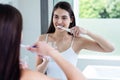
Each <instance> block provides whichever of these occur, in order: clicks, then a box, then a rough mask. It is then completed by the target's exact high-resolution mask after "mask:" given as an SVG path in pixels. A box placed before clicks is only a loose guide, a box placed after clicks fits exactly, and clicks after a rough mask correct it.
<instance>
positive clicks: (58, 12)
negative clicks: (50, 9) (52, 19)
mask: <svg viewBox="0 0 120 80" xmlns="http://www.w3.org/2000/svg"><path fill="white" fill-rule="evenodd" d="M54 15H58V16H69V13H68V12H67V11H66V10H64V9H61V8H58V9H56V10H55V11H54Z"/></svg>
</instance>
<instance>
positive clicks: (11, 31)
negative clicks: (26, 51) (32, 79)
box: [0, 4, 22, 80]
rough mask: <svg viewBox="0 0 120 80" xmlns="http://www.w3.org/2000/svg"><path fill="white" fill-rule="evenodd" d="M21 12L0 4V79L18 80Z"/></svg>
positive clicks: (19, 73)
mask: <svg viewBox="0 0 120 80" xmlns="http://www.w3.org/2000/svg"><path fill="white" fill-rule="evenodd" d="M21 31H22V16H21V13H20V12H19V11H18V10H17V9H16V8H14V7H12V6H11V5H8V4H0V80H20V76H21V71H20V65H19V57H20V40H21Z"/></svg>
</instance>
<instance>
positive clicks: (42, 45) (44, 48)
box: [28, 41, 55, 56]
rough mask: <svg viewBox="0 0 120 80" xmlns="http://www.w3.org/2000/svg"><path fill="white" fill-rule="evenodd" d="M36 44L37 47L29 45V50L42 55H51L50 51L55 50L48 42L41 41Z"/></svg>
mask: <svg viewBox="0 0 120 80" xmlns="http://www.w3.org/2000/svg"><path fill="white" fill-rule="evenodd" d="M34 46H35V47H29V48H28V50H29V51H31V52H36V53H37V55H42V56H49V52H50V51H54V50H55V49H54V48H52V47H51V46H50V45H48V44H47V43H46V42H41V41H39V42H37V43H35V44H34Z"/></svg>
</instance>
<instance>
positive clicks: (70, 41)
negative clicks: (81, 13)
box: [37, 2, 114, 80]
mask: <svg viewBox="0 0 120 80" xmlns="http://www.w3.org/2000/svg"><path fill="white" fill-rule="evenodd" d="M58 26H62V27H58ZM62 28H65V29H70V33H69V32H67V31H66V30H65V29H62ZM80 34H81V35H87V36H89V37H90V38H92V39H89V38H85V37H84V36H80ZM39 41H46V42H47V43H55V44H54V46H55V48H56V49H57V50H58V51H59V52H60V54H61V55H62V56H63V57H64V58H65V59H66V60H68V61H69V62H71V63H72V64H73V65H74V66H76V63H77V56H78V54H79V52H80V51H81V50H83V49H86V50H92V51H98V52H112V51H113V50H114V47H113V45H112V44H111V43H109V42H108V41H107V40H105V39H104V38H102V37H101V36H99V35H97V34H94V33H92V32H90V31H88V30H86V29H84V28H82V27H78V26H76V23H75V16H74V13H73V10H72V8H71V6H70V4H69V3H67V2H58V3H57V4H56V5H55V6H54V9H53V12H52V17H51V23H50V27H49V29H48V32H47V34H43V35H41V36H40V37H39ZM41 63H42V58H40V57H39V56H38V57H37V66H39V65H40V64H41ZM52 65H54V66H52ZM47 67H48V68H47V71H46V72H47V75H49V76H52V77H56V78H60V79H61V77H62V80H66V77H65V75H64V73H63V72H62V70H61V69H60V68H59V66H58V65H57V64H56V63H55V62H54V60H52V59H50V60H49V62H48V66H47ZM54 73H57V74H55V75H53V74H54Z"/></svg>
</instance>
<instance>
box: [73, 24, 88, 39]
mask: <svg viewBox="0 0 120 80" xmlns="http://www.w3.org/2000/svg"><path fill="white" fill-rule="evenodd" d="M71 32H72V34H73V35H74V36H75V37H79V36H80V34H87V30H86V29H84V28H82V27H78V26H75V27H72V28H71Z"/></svg>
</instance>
